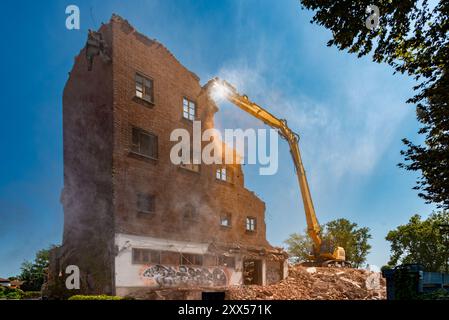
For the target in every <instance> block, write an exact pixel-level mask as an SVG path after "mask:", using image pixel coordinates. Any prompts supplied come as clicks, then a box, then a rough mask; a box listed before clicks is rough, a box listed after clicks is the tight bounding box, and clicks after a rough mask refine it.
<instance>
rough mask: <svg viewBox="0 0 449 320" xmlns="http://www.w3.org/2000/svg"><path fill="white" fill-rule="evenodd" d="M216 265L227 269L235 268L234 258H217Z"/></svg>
mask: <svg viewBox="0 0 449 320" xmlns="http://www.w3.org/2000/svg"><path fill="white" fill-rule="evenodd" d="M218 265H219V266H223V267H228V268H235V258H234V257H227V256H219V257H218Z"/></svg>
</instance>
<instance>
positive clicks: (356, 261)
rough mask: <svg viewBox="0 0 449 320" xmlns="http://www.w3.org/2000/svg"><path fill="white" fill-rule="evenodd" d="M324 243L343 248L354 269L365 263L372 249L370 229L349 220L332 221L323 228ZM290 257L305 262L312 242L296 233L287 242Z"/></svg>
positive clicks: (305, 236) (306, 236)
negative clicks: (327, 242) (360, 226)
mask: <svg viewBox="0 0 449 320" xmlns="http://www.w3.org/2000/svg"><path fill="white" fill-rule="evenodd" d="M321 230H322V232H321V238H322V240H323V241H329V242H332V243H333V244H335V245H338V246H340V247H343V248H344V249H345V252H346V260H347V261H349V262H351V263H352V265H353V266H354V267H356V268H357V267H360V266H361V265H362V264H363V263H364V262H365V261H366V256H367V255H368V253H369V250H370V249H371V246H370V245H369V243H368V240H369V239H370V238H371V235H370V233H369V229H368V228H359V227H358V225H357V224H356V223H352V222H350V221H349V220H347V219H337V220H333V221H330V222H328V223H326V224H325V225H323V226H322V227H321ZM285 244H287V251H288V253H289V255H290V256H291V257H293V258H295V259H297V260H299V261H305V260H307V259H308V257H309V256H310V253H311V251H312V245H313V243H312V240H311V239H310V238H309V236H308V235H306V232H305V233H304V234H298V233H294V234H292V235H290V237H289V238H288V239H287V240H285Z"/></svg>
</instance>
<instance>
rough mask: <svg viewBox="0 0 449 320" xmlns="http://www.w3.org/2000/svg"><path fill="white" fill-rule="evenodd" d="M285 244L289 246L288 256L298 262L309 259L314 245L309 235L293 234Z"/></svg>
mask: <svg viewBox="0 0 449 320" xmlns="http://www.w3.org/2000/svg"><path fill="white" fill-rule="evenodd" d="M284 242H285V244H286V245H287V252H288V254H289V255H290V257H291V258H293V259H294V260H296V262H299V261H306V260H308V259H309V256H310V252H311V249H312V246H313V243H312V240H311V239H310V238H309V237H308V236H307V235H305V234H299V233H293V234H291V235H290V237H289V238H288V239H287V240H285V241H284Z"/></svg>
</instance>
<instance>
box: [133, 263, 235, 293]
mask: <svg viewBox="0 0 449 320" xmlns="http://www.w3.org/2000/svg"><path fill="white" fill-rule="evenodd" d="M142 270H143V271H142V274H141V277H142V278H143V281H144V282H145V284H146V285H147V286H151V285H155V286H158V287H159V288H166V287H224V286H227V285H229V281H228V274H227V273H229V272H232V271H231V270H230V269H228V268H222V267H195V266H166V265H160V264H158V265H153V266H146V267H144V268H143V269H142Z"/></svg>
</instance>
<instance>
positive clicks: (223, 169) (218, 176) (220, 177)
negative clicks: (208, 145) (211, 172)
mask: <svg viewBox="0 0 449 320" xmlns="http://www.w3.org/2000/svg"><path fill="white" fill-rule="evenodd" d="M223 172H224V174H223ZM223 177H224V179H223ZM215 179H217V180H218V181H223V182H229V181H228V168H227V167H219V168H217V170H215Z"/></svg>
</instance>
